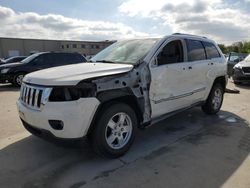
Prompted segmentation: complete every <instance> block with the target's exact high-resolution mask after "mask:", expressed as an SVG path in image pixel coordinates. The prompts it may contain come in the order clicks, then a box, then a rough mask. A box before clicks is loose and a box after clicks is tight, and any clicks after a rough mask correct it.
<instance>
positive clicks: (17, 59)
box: [0, 56, 27, 64]
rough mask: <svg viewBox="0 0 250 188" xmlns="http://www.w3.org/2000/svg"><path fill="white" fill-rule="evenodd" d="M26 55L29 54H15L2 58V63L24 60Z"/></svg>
mask: <svg viewBox="0 0 250 188" xmlns="http://www.w3.org/2000/svg"><path fill="white" fill-rule="evenodd" d="M26 57H27V56H14V57H10V58H8V59H4V60H1V62H0V64H7V63H16V62H19V61H22V60H24V59H25V58H26Z"/></svg>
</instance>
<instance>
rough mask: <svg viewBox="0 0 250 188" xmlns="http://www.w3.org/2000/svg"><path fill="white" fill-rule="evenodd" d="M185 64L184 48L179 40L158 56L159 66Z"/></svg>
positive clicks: (167, 46) (166, 47) (165, 48)
mask: <svg viewBox="0 0 250 188" xmlns="http://www.w3.org/2000/svg"><path fill="white" fill-rule="evenodd" d="M178 62H183V47H182V43H181V41H179V40H176V41H172V42H169V43H168V44H167V45H166V46H165V47H164V48H163V49H162V51H161V52H160V54H159V55H158V65H164V64H170V63H178Z"/></svg>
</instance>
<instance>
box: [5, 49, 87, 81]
mask: <svg viewBox="0 0 250 188" xmlns="http://www.w3.org/2000/svg"><path fill="white" fill-rule="evenodd" d="M83 62H86V59H85V58H84V57H83V56H82V55H81V54H79V53H62V52H40V53H36V54H33V55H31V56H29V57H27V58H25V59H23V60H22V61H20V62H17V63H8V64H3V65H0V83H7V82H10V83H12V84H14V85H16V86H20V85H21V83H22V79H23V77H24V76H25V75H26V74H28V73H30V72H34V71H38V70H42V69H46V68H50V67H57V66H63V65H70V64H76V63H83Z"/></svg>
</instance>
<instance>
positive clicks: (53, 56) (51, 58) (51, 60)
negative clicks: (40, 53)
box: [46, 53, 60, 66]
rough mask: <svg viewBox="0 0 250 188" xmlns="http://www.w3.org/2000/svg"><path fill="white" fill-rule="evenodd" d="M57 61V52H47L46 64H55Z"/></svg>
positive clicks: (58, 61)
mask: <svg viewBox="0 0 250 188" xmlns="http://www.w3.org/2000/svg"><path fill="white" fill-rule="evenodd" d="M58 63H60V60H59V56H58V54H56V53H55V54H54V53H52V54H47V56H46V64H50V65H52V66H56V65H57V64H58Z"/></svg>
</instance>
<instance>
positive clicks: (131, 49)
mask: <svg viewBox="0 0 250 188" xmlns="http://www.w3.org/2000/svg"><path fill="white" fill-rule="evenodd" d="M158 40H159V39H135V40H126V41H119V42H116V43H114V44H112V45H111V46H109V47H107V48H106V49H104V50H102V51H101V52H99V53H98V54H97V55H95V56H94V57H93V58H92V59H91V60H92V61H97V62H98V61H101V62H112V63H126V64H136V62H138V61H139V60H140V59H141V58H143V57H145V56H146V54H147V53H148V52H149V50H150V49H151V48H152V46H153V45H154V44H155V43H156V42H157V41H158Z"/></svg>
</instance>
